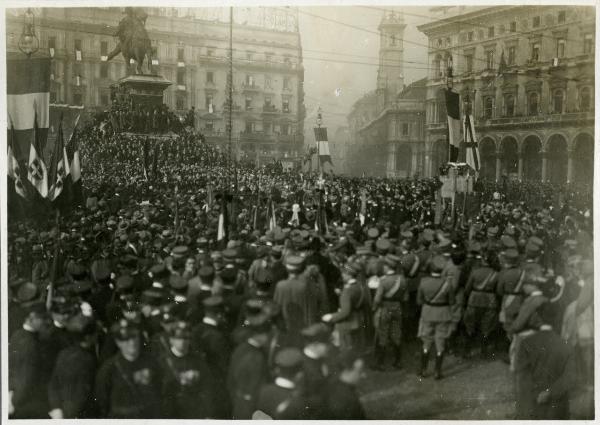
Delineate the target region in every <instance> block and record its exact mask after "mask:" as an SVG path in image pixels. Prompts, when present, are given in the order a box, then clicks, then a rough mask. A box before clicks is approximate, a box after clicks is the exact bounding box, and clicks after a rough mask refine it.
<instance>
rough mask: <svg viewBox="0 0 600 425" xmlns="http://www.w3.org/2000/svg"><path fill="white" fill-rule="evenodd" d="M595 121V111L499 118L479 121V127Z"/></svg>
mask: <svg viewBox="0 0 600 425" xmlns="http://www.w3.org/2000/svg"><path fill="white" fill-rule="evenodd" d="M589 119H594V112H593V111H582V112H568V113H564V114H539V115H527V116H514V117H499V118H489V119H479V120H478V122H477V124H478V125H505V124H527V123H544V122H564V121H575V120H589Z"/></svg>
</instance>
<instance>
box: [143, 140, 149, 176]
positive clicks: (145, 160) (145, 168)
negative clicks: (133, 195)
mask: <svg viewBox="0 0 600 425" xmlns="http://www.w3.org/2000/svg"><path fill="white" fill-rule="evenodd" d="M149 144H150V141H149V140H148V138H147V137H146V139H145V140H144V144H143V145H142V149H143V151H144V152H143V163H142V171H143V172H144V178H145V179H146V181H148V168H149V164H148V156H149V152H148V150H149V146H148V145H149Z"/></svg>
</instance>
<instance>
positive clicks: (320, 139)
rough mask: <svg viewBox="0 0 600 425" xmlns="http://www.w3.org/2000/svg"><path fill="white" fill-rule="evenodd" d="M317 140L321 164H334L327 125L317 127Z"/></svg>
mask: <svg viewBox="0 0 600 425" xmlns="http://www.w3.org/2000/svg"><path fill="white" fill-rule="evenodd" d="M315 140H316V141H317V149H318V153H319V161H320V162H321V165H323V164H325V163H327V162H329V163H330V164H331V165H332V166H333V162H331V155H330V153H329V142H328V140H327V127H317V128H315Z"/></svg>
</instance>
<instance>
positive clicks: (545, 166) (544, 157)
mask: <svg viewBox="0 0 600 425" xmlns="http://www.w3.org/2000/svg"><path fill="white" fill-rule="evenodd" d="M547 167H548V158H546V152H542V181H543V182H545V181H546V174H547V173H546V171H547Z"/></svg>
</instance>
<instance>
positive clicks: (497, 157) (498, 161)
mask: <svg viewBox="0 0 600 425" xmlns="http://www.w3.org/2000/svg"><path fill="white" fill-rule="evenodd" d="M500 162H501V158H500V153H499V152H497V153H496V182H499V181H500V167H501V165H502V164H501V163H500Z"/></svg>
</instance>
